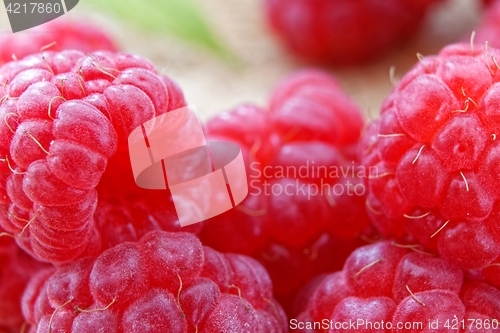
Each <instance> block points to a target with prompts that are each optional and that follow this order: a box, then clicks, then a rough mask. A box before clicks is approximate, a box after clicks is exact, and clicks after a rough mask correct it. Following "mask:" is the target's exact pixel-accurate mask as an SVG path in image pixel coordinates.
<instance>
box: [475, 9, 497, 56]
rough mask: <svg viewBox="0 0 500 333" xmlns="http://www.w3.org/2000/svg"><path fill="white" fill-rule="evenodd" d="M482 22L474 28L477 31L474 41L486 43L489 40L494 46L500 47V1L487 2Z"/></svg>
mask: <svg viewBox="0 0 500 333" xmlns="http://www.w3.org/2000/svg"><path fill="white" fill-rule="evenodd" d="M487 5H488V7H487V8H486V10H485V12H484V14H483V17H482V19H481V22H480V23H479V25H478V26H477V27H476V28H475V29H474V31H475V32H476V34H475V36H474V42H475V43H477V44H484V43H486V42H488V44H489V45H491V46H493V47H497V48H498V47H500V38H499V37H498V33H499V32H500V1H492V2H491V3H489V2H488V3H487Z"/></svg>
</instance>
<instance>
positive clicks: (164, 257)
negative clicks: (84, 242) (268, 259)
mask: <svg viewBox="0 0 500 333" xmlns="http://www.w3.org/2000/svg"><path fill="white" fill-rule="evenodd" d="M23 313H24V315H25V318H26V320H27V321H28V322H29V323H31V324H32V325H34V329H33V331H35V329H36V332H48V331H52V332H53V333H56V332H73V333H76V332H98V331H99V332H101V331H102V332H116V333H122V332H123V333H129V332H130V333H131V332H144V333H147V332H152V333H153V332H155V333H156V332H172V333H177V332H179V333H187V332H207V333H211V332H213V333H215V332H248V333H250V332H259V333H264V332H266V333H268V332H273V333H279V332H286V331H287V328H286V318H285V316H284V313H283V311H282V310H281V308H280V306H279V305H278V304H277V303H276V302H275V301H274V300H273V296H272V283H271V280H270V279H269V276H268V275H267V273H266V271H265V270H264V269H263V268H262V266H260V265H259V264H258V263H257V262H256V261H255V260H253V259H251V258H249V257H245V256H242V255H235V254H222V253H219V252H216V251H214V250H212V249H211V248H208V247H203V246H202V244H201V243H200V241H199V240H198V239H197V238H196V237H195V236H194V235H192V234H189V233H183V232H179V233H168V232H164V231H153V232H150V233H148V234H147V235H146V236H144V237H143V238H142V239H141V240H140V241H139V242H126V243H122V244H120V245H118V246H116V247H114V248H111V249H108V250H107V251H105V252H103V253H102V254H101V255H100V256H99V257H97V258H83V259H79V260H77V261H75V262H73V263H71V264H68V265H66V266H62V267H61V268H59V269H57V270H49V271H48V272H45V271H44V272H42V273H40V274H38V275H37V276H35V277H34V278H33V279H32V280H31V282H30V283H29V285H28V287H27V289H26V291H25V293H24V296H23Z"/></svg>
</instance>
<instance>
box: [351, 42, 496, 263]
mask: <svg viewBox="0 0 500 333" xmlns="http://www.w3.org/2000/svg"><path fill="white" fill-rule="evenodd" d="M499 55H500V52H499V51H498V50H496V49H494V48H490V49H489V50H488V49H485V48H484V47H483V48H481V47H479V46H476V47H474V48H473V49H471V46H470V45H468V44H467V45H466V44H457V45H451V46H448V47H446V48H444V49H443V50H442V51H441V52H440V53H439V54H438V56H435V57H426V58H423V59H422V61H421V62H420V63H418V64H417V65H416V66H415V67H414V68H413V69H412V70H411V71H410V72H409V73H408V74H407V75H406V76H405V77H403V78H402V80H401V82H400V83H399V84H398V85H397V86H396V87H395V89H394V91H393V92H392V93H391V95H390V96H389V97H388V98H387V100H386V101H385V103H384V106H383V107H382V112H381V118H380V120H378V121H375V122H374V123H373V124H372V125H371V127H370V130H369V132H367V133H366V135H365V137H364V139H363V141H364V143H363V144H362V146H363V150H362V151H360V156H361V159H362V160H363V164H364V165H366V166H367V167H375V168H376V169H377V170H378V174H377V176H375V177H371V178H370V179H368V180H367V183H368V187H369V189H370V194H369V199H368V201H367V208H368V209H367V210H368V212H369V213H370V215H371V216H372V218H373V220H374V223H375V225H376V226H377V227H379V229H380V230H381V231H382V232H383V233H384V234H386V235H391V236H396V237H399V236H402V234H403V233H404V231H406V232H407V233H409V234H410V235H411V236H413V237H414V238H416V239H417V240H419V241H420V242H421V243H422V244H424V245H425V246H427V247H429V248H430V249H431V250H434V251H436V252H438V253H439V254H440V255H441V256H442V257H443V258H445V259H446V260H449V261H451V262H454V263H456V264H458V265H459V266H461V267H462V268H465V269H472V268H484V267H485V266H488V265H490V264H492V263H493V262H494V260H495V259H496V258H497V257H498V256H499V255H500V245H499V244H500V219H499V215H498V207H497V206H498V201H499V199H500V196H499V192H498V186H495V185H494V184H495V183H496V180H497V179H498V172H497V171H498V170H497V166H496V161H497V160H498V140H497V136H498V135H499V132H498V129H499V128H500V126H499V125H500V122H499V118H498V116H497V113H498V112H497V111H498V110H497V107H496V106H497V104H498V103H497V100H498V96H497V94H496V93H495V92H496V91H497V89H498V87H497V86H498V83H497V82H498V77H499V72H498V68H497V67H496V66H495V59H497V58H498V57H499ZM389 122H390V123H389ZM403 227H404V228H403ZM463 239H467V240H468V243H467V247H464V246H463V244H462V240H463Z"/></svg>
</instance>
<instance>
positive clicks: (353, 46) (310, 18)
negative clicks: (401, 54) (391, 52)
mask: <svg viewBox="0 0 500 333" xmlns="http://www.w3.org/2000/svg"><path fill="white" fill-rule="evenodd" d="M437 1H438V0H418V1H415V0H387V1H384V2H383V3H381V2H380V1H377V0H362V1H350V0H315V1H310V0H294V1H290V0H266V10H267V15H268V20H269V22H270V24H271V26H272V27H273V28H274V30H275V31H276V32H277V33H278V34H279V35H280V36H281V37H282V38H283V39H284V40H285V42H286V44H287V45H288V47H289V48H290V49H291V50H292V51H294V52H295V53H297V54H298V55H300V56H302V57H305V58H307V59H311V60H314V61H322V62H330V63H335V64H364V63H367V62H369V61H370V60H372V59H374V57H376V56H377V55H379V54H381V53H383V52H386V51H387V50H388V49H389V48H390V47H393V46H394V45H395V44H397V43H399V42H402V41H404V40H405V39H406V38H407V37H408V36H410V35H413V34H414V33H415V31H417V29H416V27H418V26H419V25H420V24H421V23H422V21H423V18H424V16H425V13H426V12H427V10H428V9H429V7H430V5H432V4H433V3H435V2H437Z"/></svg>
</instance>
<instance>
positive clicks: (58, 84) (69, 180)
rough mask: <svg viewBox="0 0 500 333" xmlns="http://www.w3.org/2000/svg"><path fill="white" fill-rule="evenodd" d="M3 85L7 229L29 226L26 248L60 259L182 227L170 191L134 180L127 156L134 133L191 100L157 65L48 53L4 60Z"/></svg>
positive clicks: (122, 57)
mask: <svg viewBox="0 0 500 333" xmlns="http://www.w3.org/2000/svg"><path fill="white" fill-rule="evenodd" d="M0 82H2V83H3V84H2V85H1V87H0V95H1V96H3V97H2V98H1V105H0V119H1V120H2V121H0V138H1V140H0V156H1V161H2V163H0V168H1V171H2V174H1V176H0V189H1V190H0V193H1V196H0V199H1V201H0V207H1V212H0V225H2V226H3V227H4V228H5V229H6V230H7V231H8V232H10V233H12V234H16V235H17V234H20V233H21V231H23V230H24V231H23V233H22V237H21V236H20V237H17V240H18V243H19V244H20V245H21V246H22V247H23V248H24V249H26V250H27V251H28V252H30V253H32V254H33V255H34V256H35V257H37V258H39V259H42V260H45V261H49V262H54V263H59V262H65V261H70V260H73V259H75V258H77V257H79V256H80V255H85V254H86V255H88V254H96V253H99V251H100V245H101V244H100V243H101V241H102V243H103V246H104V248H107V247H109V246H113V245H116V244H118V243H121V242H123V241H129V240H137V239H138V238H140V237H141V236H142V235H144V234H145V233H146V232H148V231H150V230H154V229H159V228H161V229H165V230H178V229H180V226H179V223H178V220H177V216H176V214H175V211H174V206H173V204H172V202H171V199H170V197H169V195H168V193H167V191H147V190H142V189H139V188H138V187H137V186H136V185H135V182H134V178H133V175H132V169H131V165H130V159H129V155H128V147H127V138H128V135H129V133H130V132H131V131H132V130H133V129H135V128H136V127H137V126H139V125H141V124H142V123H143V122H145V121H147V120H149V119H151V118H153V117H155V116H157V115H160V114H163V113H165V112H167V111H169V110H172V109H176V108H178V107H180V106H183V105H184V99H183V96H182V92H181V91H180V90H179V88H178V87H177V86H176V84H175V83H173V82H172V81H170V79H168V78H166V77H163V76H161V75H159V74H158V73H157V72H156V70H155V69H154V66H153V65H152V64H151V63H150V62H149V61H147V60H145V59H143V58H141V57H138V56H134V55H129V54H125V53H112V52H104V51H102V52H95V53H91V54H89V55H85V54H84V53H82V52H80V51H63V52H60V53H55V52H52V51H48V52H44V53H41V54H37V55H32V56H28V57H26V58H25V59H23V60H20V61H15V62H10V63H8V64H5V65H4V66H3V67H2V68H0ZM98 196H99V198H100V200H99V208H98V213H97V214H96V213H95V211H96V207H97V203H98V200H97V198H98ZM110 211H114V213H112V212H110ZM193 228H194V230H197V228H199V226H195V227H193ZM193 228H192V229H193ZM188 230H189V229H188ZM89 243H91V244H90V245H89ZM86 248H88V249H89V251H91V252H84V251H86Z"/></svg>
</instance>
